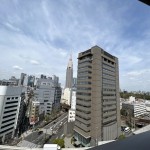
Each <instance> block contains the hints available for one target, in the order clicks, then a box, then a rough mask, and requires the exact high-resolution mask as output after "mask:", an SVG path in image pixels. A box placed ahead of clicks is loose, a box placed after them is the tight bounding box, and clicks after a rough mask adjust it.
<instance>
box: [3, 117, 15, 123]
mask: <svg viewBox="0 0 150 150" xmlns="http://www.w3.org/2000/svg"><path fill="white" fill-rule="evenodd" d="M12 120H15V118H12V119H8V120H5V121H2V124H3V123H6V122H9V121H12Z"/></svg>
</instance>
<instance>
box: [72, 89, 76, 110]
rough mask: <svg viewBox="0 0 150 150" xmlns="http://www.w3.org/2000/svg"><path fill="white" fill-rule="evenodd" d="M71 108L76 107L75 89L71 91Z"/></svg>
mask: <svg viewBox="0 0 150 150" xmlns="http://www.w3.org/2000/svg"><path fill="white" fill-rule="evenodd" d="M71 108H72V109H76V91H72V96H71Z"/></svg>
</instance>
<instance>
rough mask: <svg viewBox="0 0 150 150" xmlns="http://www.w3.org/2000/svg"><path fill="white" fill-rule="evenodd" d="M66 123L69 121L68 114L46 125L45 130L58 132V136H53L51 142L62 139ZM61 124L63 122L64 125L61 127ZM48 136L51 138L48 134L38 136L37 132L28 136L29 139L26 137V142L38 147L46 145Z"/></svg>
mask: <svg viewBox="0 0 150 150" xmlns="http://www.w3.org/2000/svg"><path fill="white" fill-rule="evenodd" d="M66 121H67V113H65V114H63V115H62V116H60V117H58V118H57V119H55V120H54V121H52V122H51V123H49V124H48V125H46V126H45V127H44V128H43V129H50V128H52V129H53V130H52V131H54V132H56V134H53V135H52V136H51V140H53V139H56V138H60V137H61V136H62V134H63V124H64V123H65V122H66ZM61 122H62V125H61ZM46 133H47V132H46ZM46 135H47V136H49V135H48V134H45V133H42V134H38V131H35V132H33V133H31V134H30V135H28V136H27V137H25V139H24V140H26V141H29V142H32V143H34V144H37V145H42V144H43V143H44V140H45V136H46Z"/></svg>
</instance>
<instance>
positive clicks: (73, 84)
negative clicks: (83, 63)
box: [72, 77, 77, 88]
mask: <svg viewBox="0 0 150 150" xmlns="http://www.w3.org/2000/svg"><path fill="white" fill-rule="evenodd" d="M72 87H73V88H76V87H77V78H75V77H74V78H73V80H72Z"/></svg>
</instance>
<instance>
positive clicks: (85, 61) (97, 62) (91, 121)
mask: <svg viewBox="0 0 150 150" xmlns="http://www.w3.org/2000/svg"><path fill="white" fill-rule="evenodd" d="M74 131H75V132H74V137H75V139H76V140H77V141H79V142H80V143H81V144H82V145H83V146H95V145H97V143H98V141H106V140H114V139H116V138H117V137H118V136H119V135H120V132H121V129H120V101H119V70H118V59H117V58H116V57H115V56H112V55H111V54H109V53H107V52H106V51H104V50H103V49H101V48H100V47H98V46H94V47H92V48H91V49H89V50H86V51H84V52H81V53H79V55H78V73H77V93H76V117H75V127H74Z"/></svg>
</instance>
